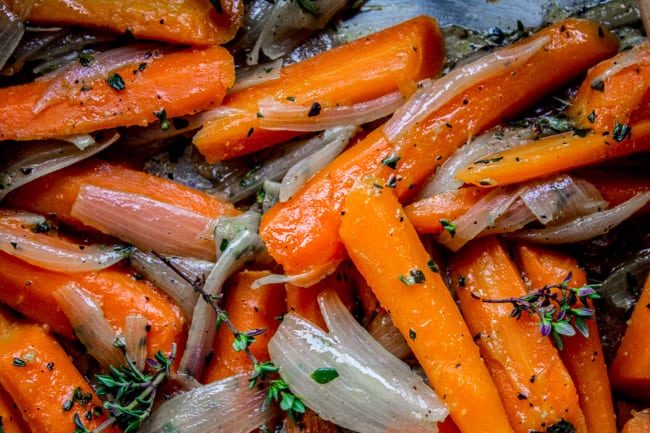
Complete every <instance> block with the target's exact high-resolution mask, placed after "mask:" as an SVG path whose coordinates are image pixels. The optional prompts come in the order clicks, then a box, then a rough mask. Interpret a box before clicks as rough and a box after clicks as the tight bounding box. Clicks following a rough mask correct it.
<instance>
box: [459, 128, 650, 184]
mask: <svg viewBox="0 0 650 433" xmlns="http://www.w3.org/2000/svg"><path fill="white" fill-rule="evenodd" d="M648 150H650V120H644V121H643V122H641V123H637V124H635V125H631V129H630V130H629V132H625V133H624V134H623V132H620V131H619V132H618V133H617V132H615V131H605V132H595V131H591V132H588V133H587V134H586V135H585V136H581V135H575V134H572V133H566V134H560V135H553V136H550V137H546V138H542V139H539V140H537V141H532V142H530V143H529V144H525V145H523V146H520V147H517V148H513V149H510V150H506V151H503V152H500V153H495V154H493V155H489V156H486V157H485V158H484V159H483V160H482V162H480V163H474V164H471V165H469V166H467V167H465V168H464V169H462V170H460V171H459V172H458V173H457V174H456V177H457V178H458V179H460V180H462V181H463V182H466V183H470V184H474V185H482V186H497V185H507V184H511V183H517V182H523V181H526V180H530V179H534V178H537V177H540V176H546V175H550V174H553V173H558V172H561V171H564V170H570V169H573V168H577V167H584V166H587V165H591V164H596V163H599V162H603V161H607V160H610V159H613V158H617V157H620V156H626V155H633V154H635V153H640V152H644V151H648Z"/></svg>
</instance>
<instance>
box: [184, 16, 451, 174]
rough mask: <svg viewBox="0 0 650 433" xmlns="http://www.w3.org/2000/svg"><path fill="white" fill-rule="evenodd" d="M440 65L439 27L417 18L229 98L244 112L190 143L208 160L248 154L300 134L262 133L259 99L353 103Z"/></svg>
mask: <svg viewBox="0 0 650 433" xmlns="http://www.w3.org/2000/svg"><path fill="white" fill-rule="evenodd" d="M443 62H444V53H443V37H442V34H441V33H440V29H439V28H438V24H437V23H436V21H435V20H434V19H433V18H430V17H427V16H420V17H417V18H414V19H412V20H409V21H407V22H405V23H402V24H399V25H397V26H395V27H391V28H389V29H386V30H383V31H380V32H378V33H375V34H373V35H370V36H367V37H364V38H362V39H360V40H357V41H354V42H351V43H349V44H346V45H343V46H340V47H338V48H335V49H332V50H329V51H326V52H324V53H322V54H319V55H317V56H315V57H312V58H310V59H307V60H304V61H302V62H299V63H295V64H293V65H290V66H288V67H286V68H283V69H282V70H281V71H280V75H281V76H280V78H279V79H277V80H273V81H268V82H265V83H263V84H260V85H256V86H253V87H250V88H247V89H244V90H242V91H239V92H235V93H233V94H232V95H229V96H227V97H226V99H225V100H224V107H226V108H233V109H236V110H242V112H241V113H236V112H234V113H232V114H231V115H229V116H227V117H224V118H223V119H216V120H212V121H209V122H207V123H206V124H205V125H203V128H202V129H201V130H200V131H199V132H198V133H197V134H196V135H195V136H194V140H193V141H194V144H195V145H196V146H197V148H198V149H199V151H201V153H202V154H203V155H205V157H206V159H207V160H208V161H211V162H213V161H218V160H222V159H228V158H232V157H235V156H239V155H243V154H246V153H251V152H254V151H255V150H259V149H261V148H263V147H267V146H270V145H273V144H275V143H279V142H281V141H285V140H287V139H289V138H291V137H295V136H297V135H299V133H298V132H290V131H273V130H264V129H261V128H260V119H259V118H258V112H259V108H258V102H259V101H260V100H261V99H262V98H269V97H270V98H273V99H275V100H277V101H282V102H289V101H288V100H287V99H289V100H291V101H293V102H295V103H296V104H298V105H300V106H306V107H310V106H312V105H313V104H314V103H318V104H320V107H335V106H337V105H352V104H355V103H358V102H364V101H367V100H371V99H374V98H377V97H379V96H382V95H385V94H388V93H391V92H394V91H396V90H401V91H403V93H407V92H412V91H413V90H414V88H415V84H416V83H417V82H418V81H419V80H421V79H423V78H427V77H433V76H435V75H436V74H438V73H439V72H440V70H441V68H442V64H443ZM359 71H363V72H362V73H360V72H359Z"/></svg>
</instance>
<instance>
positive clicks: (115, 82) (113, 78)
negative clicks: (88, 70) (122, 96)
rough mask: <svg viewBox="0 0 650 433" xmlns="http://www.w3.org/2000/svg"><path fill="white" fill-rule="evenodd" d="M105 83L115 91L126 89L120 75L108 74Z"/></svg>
mask: <svg viewBox="0 0 650 433" xmlns="http://www.w3.org/2000/svg"><path fill="white" fill-rule="evenodd" d="M107 81H108V85H109V86H111V87H112V88H113V89H115V90H117V91H120V90H124V89H125V88H126V85H125V84H124V79H123V78H122V76H121V75H120V74H110V75H109V76H108V80H107Z"/></svg>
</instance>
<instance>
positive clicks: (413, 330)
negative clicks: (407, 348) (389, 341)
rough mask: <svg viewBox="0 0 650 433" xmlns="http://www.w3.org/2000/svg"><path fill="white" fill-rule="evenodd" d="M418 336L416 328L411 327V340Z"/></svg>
mask: <svg viewBox="0 0 650 433" xmlns="http://www.w3.org/2000/svg"><path fill="white" fill-rule="evenodd" d="M416 336H417V335H416V333H415V329H413V328H410V329H409V338H410V339H411V340H413V341H415V337H416Z"/></svg>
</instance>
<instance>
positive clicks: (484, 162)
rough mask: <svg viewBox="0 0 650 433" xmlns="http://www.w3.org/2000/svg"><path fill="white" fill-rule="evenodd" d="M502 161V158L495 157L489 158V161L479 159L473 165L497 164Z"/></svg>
mask: <svg viewBox="0 0 650 433" xmlns="http://www.w3.org/2000/svg"><path fill="white" fill-rule="evenodd" d="M502 159H503V156H497V157H495V158H489V159H479V160H478V161H476V162H475V163H474V164H489V163H491V162H499V161H501V160H502Z"/></svg>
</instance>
